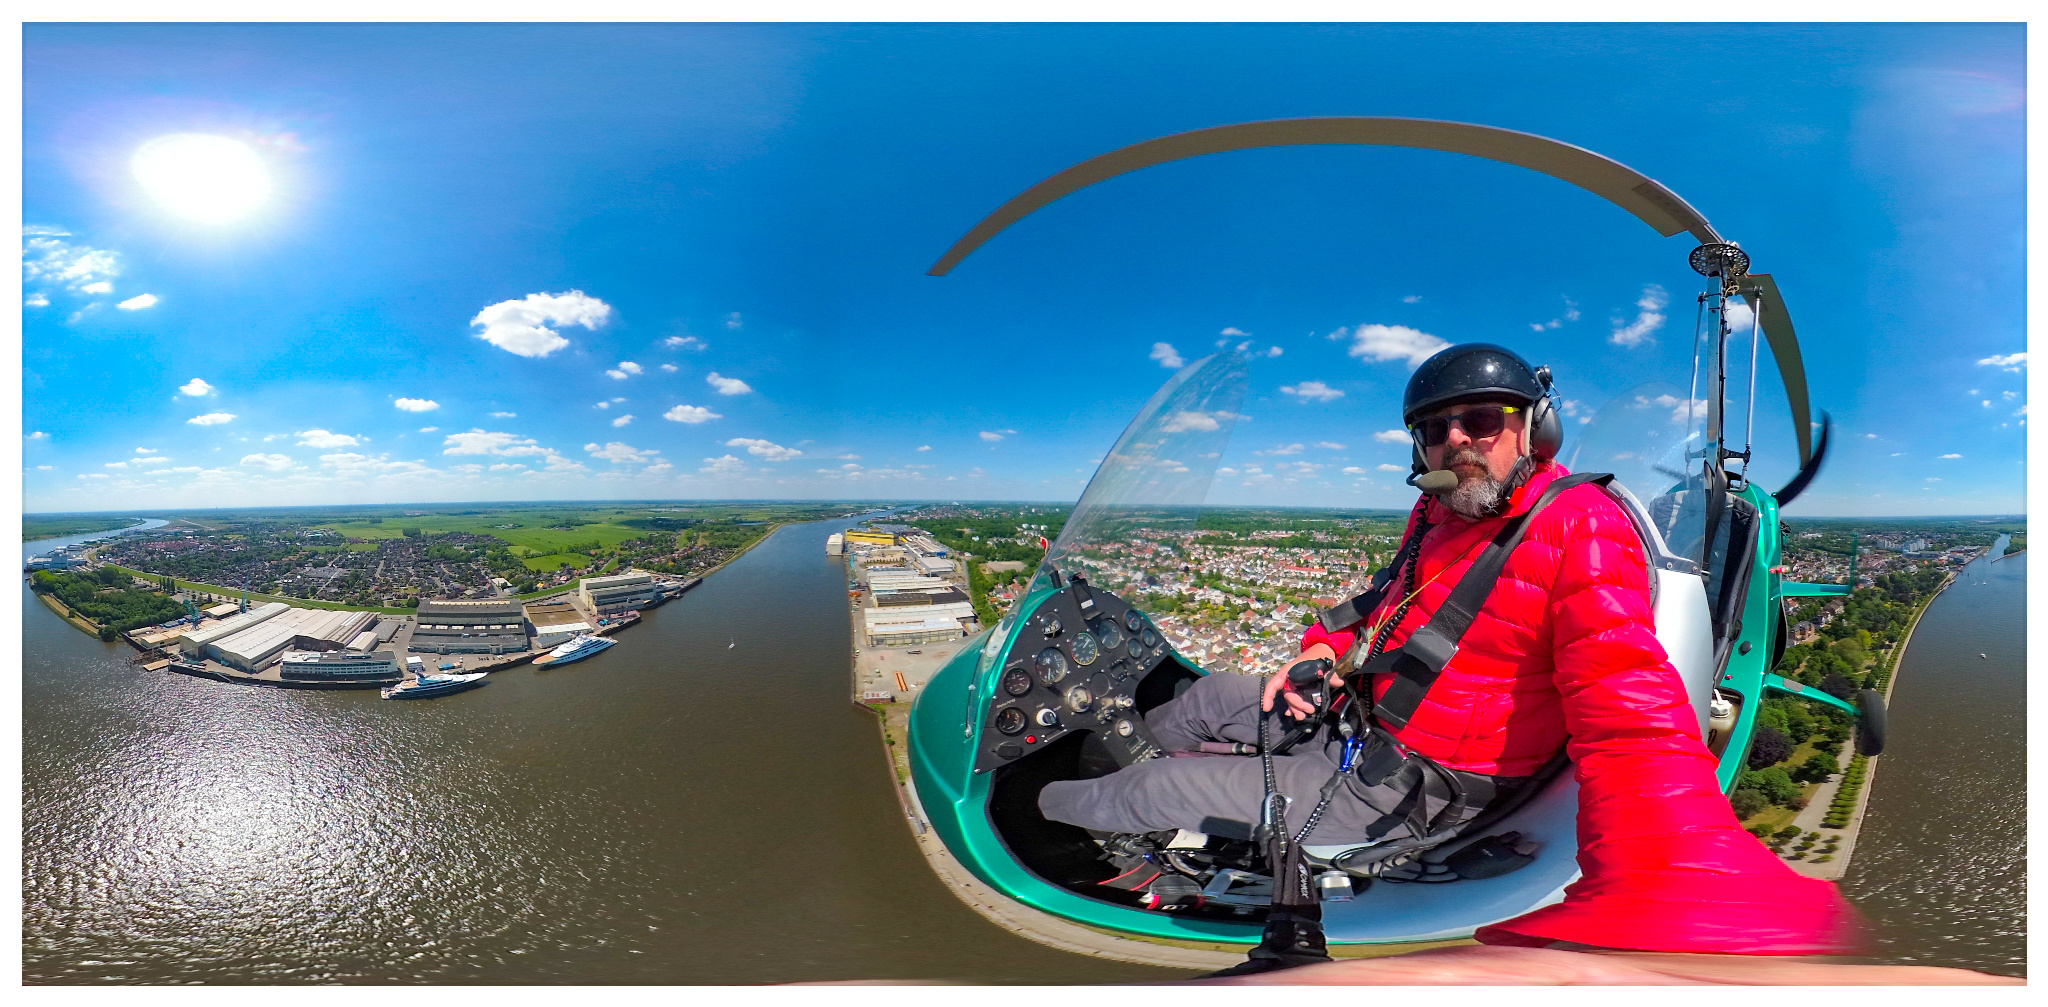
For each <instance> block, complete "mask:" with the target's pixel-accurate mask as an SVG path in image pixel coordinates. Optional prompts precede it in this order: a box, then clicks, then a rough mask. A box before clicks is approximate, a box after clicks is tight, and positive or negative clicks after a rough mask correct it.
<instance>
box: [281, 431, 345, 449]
mask: <svg viewBox="0 0 2048 1007" xmlns="http://www.w3.org/2000/svg"><path fill="white" fill-rule="evenodd" d="M293 436H295V437H297V438H299V446H300V447H302V448H352V447H355V446H356V444H358V443H359V442H358V441H357V440H356V439H355V438H354V437H350V436H349V435H347V434H335V433H328V432H327V431H325V430H321V429H319V428H317V427H316V428H314V429H312V430H301V431H299V432H298V433H297V434H294V435H293Z"/></svg>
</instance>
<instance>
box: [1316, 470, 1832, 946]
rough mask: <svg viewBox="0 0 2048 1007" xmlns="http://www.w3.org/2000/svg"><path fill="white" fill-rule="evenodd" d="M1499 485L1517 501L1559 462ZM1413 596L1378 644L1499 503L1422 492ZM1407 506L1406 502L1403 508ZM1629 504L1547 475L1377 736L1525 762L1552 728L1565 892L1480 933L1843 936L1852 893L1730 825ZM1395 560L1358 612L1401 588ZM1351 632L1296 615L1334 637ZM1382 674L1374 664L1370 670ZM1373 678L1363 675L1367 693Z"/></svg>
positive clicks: (1433, 593) (1477, 540) (1519, 769)
mask: <svg viewBox="0 0 2048 1007" xmlns="http://www.w3.org/2000/svg"><path fill="white" fill-rule="evenodd" d="M1565 474H1566V473H1565V469H1564V467H1563V466H1562V465H1557V464H1554V463H1553V464H1550V465H1547V466H1545V467H1544V468H1543V469H1542V470H1541V471H1539V472H1537V473H1536V474H1535V475H1534V476H1533V477H1531V478H1530V479H1529V481H1528V482H1527V483H1526V484H1525V485H1523V486H1522V487H1521V489H1519V490H1518V491H1516V493H1515V495H1514V497H1513V499H1512V505H1511V507H1510V509H1509V513H1510V514H1520V513H1522V512H1524V511H1526V510H1528V508H1529V505H1530V504H1532V503H1534V502H1535V500H1536V498H1537V497H1538V496H1539V495H1541V494H1542V492H1543V488H1544V487H1545V486H1547V485H1549V484H1550V483H1551V481H1553V480H1555V479H1557V478H1558V477H1560V476H1563V475H1565ZM1417 513H1418V514H1421V515H1422V516H1424V517H1425V518H1426V519H1427V520H1428V521H1429V522H1430V523H1431V525H1432V527H1431V528H1430V530H1429V531H1428V533H1427V534H1425V535H1424V537H1423V540H1422V546H1421V551H1420V553H1419V555H1418V559H1417V561H1418V563H1419V566H1418V567H1417V570H1416V578H1415V583H1416V584H1417V585H1418V586H1419V590H1418V591H1417V593H1416V597H1415V601H1414V603H1413V604H1412V605H1411V606H1410V607H1409V610H1408V613H1407V615H1406V616H1404V617H1403V618H1402V620H1401V622H1400V624H1399V625H1398V626H1397V627H1395V629H1394V631H1393V633H1392V635H1391V636H1389V637H1388V641H1387V649H1388V650H1392V649H1394V648H1395V647H1398V646H1400V645H1401V644H1402V642H1404V641H1405V640H1406V639H1407V638H1408V635H1409V634H1410V633H1412V632H1414V631H1415V630H1416V629H1419V628H1421V627H1422V626H1423V625H1425V624H1427V623H1428V621H1429V619H1430V617H1431V615H1433V614H1434V613H1435V612H1436V610H1437V607H1438V606H1439V605H1442V604H1443V602H1444V599H1445V598H1447V597H1448V596H1449V595H1450V593H1451V589H1452V588H1453V587H1454V586H1456V585H1457V583H1458V580H1459V578H1460V577H1462V576H1463V575H1464V572H1465V569H1466V568H1467V567H1468V566H1470V565H1471V563H1472V561H1473V560H1474V559H1476V558H1477V557H1478V555H1479V552H1480V550H1481V549H1482V548H1484V546H1485V543H1487V542H1488V541H1490V540H1491V539H1492V538H1493V536H1494V534H1495V533H1496V532H1498V531H1499V529H1500V525H1501V523H1502V522H1503V521H1504V520H1505V519H1506V517H1505V516H1503V517H1500V518H1492V519H1489V520H1485V521H1478V522H1472V521H1467V520H1465V519H1463V518H1461V517H1458V516H1457V515H1455V514H1453V513H1451V511H1450V509H1449V508H1448V507H1446V506H1444V504H1443V502H1442V501H1440V500H1438V499H1436V498H1433V497H1432V498H1428V499H1426V500H1425V502H1424V503H1423V504H1422V505H1420V506H1418V507H1417ZM1415 517H1416V515H1415V514H1411V515H1410V516H1409V527H1410V528H1411V529H1412V528H1413V527H1414V521H1415ZM1649 576H1650V574H1649V568H1648V564H1647V562H1646V561H1645V558H1644V554H1643V548H1642V543H1641V540H1639V539H1638V538H1637V536H1636V530H1635V526H1634V524H1633V523H1632V522H1631V521H1630V520H1629V518H1628V516H1627V515H1626V514H1624V513H1623V512H1622V510H1621V507H1620V506H1619V505H1618V504H1616V503H1615V502H1614V500H1613V499H1612V498H1611V497H1609V496H1608V495H1607V494H1606V492H1605V491H1604V490H1602V489H1600V488H1599V487H1597V486H1590V485H1589V486H1579V487H1575V488H1573V489H1570V490H1566V491H1565V492H1564V493H1562V494H1560V495H1559V496H1558V497H1557V499H1556V500H1554V501H1553V502H1552V503H1551V504H1550V506H1549V507H1547V508H1545V509H1544V511H1543V513H1541V514H1539V515H1537V516H1536V519H1535V520H1534V521H1533V522H1531V524H1530V527H1529V529H1528V531H1527V533H1526V534H1525V535H1524V537H1523V539H1522V543H1521V545H1520V546H1519V547H1517V548H1516V550H1515V551H1514V553H1513V554H1512V555H1511V556H1510V557H1509V558H1508V562H1507V565H1506V567H1505V568H1503V570H1502V572H1501V577H1500V581H1499V583H1498V584H1497V585H1496V586H1495V587H1494V590H1493V594H1492V596H1491V597H1489V598H1488V599H1487V602H1486V604H1485V606H1484V607H1483V608H1481V609H1480V611H1479V614H1478V617H1477V618H1475V619H1474V620H1473V622H1472V628H1471V629H1470V630H1468V631H1467V632H1466V633H1465V637H1464V640H1463V641H1462V643H1461V644H1460V646H1459V648H1458V651H1457V653H1456V655H1455V656H1454V657H1453V658H1452V659H1451V662H1450V664H1449V665H1448V666H1447V667H1445V669H1444V672H1443V674H1442V675H1441V676H1440V677H1439V678H1438V679H1437V680H1436V683H1435V685H1434V686H1433V687H1432V688H1431V689H1430V690H1429V694H1428V696H1427V698H1425V699H1424V701H1423V702H1422V704H1421V706H1420V707H1419V708H1418V709H1417V710H1416V712H1415V716H1414V717H1413V718H1412V719H1410V721H1409V722H1408V725H1407V726H1406V727H1405V728H1403V729H1402V730H1401V731H1399V732H1397V734H1396V737H1398V738H1400V739H1401V741H1402V742H1403V743H1404V744H1406V745H1407V746H1408V747H1410V748H1411V749H1413V750H1415V751H1417V752H1420V753H1422V754H1424V755H1427V756H1429V757H1430V758H1432V759H1435V760H1436V761H1438V762H1440V763H1442V764H1443V765H1446V766H1449V767H1452V768H1454V769H1462V770H1467V771H1470V772H1474V773H1485V774H1489V775H1499V776H1526V775H1529V774H1531V773H1534V772H1536V770H1537V769H1538V768H1539V767H1540V766H1542V765H1543V763H1544V761H1545V760H1546V759H1548V758H1549V757H1550V756H1551V755H1552V754H1553V753H1555V752H1556V751H1557V749H1558V747H1559V746H1560V745H1563V746H1565V747H1566V748H1567V749H1568V753H1569V755H1570V757H1571V760H1572V763H1573V766H1574V768H1575V771H1576V772H1577V775H1578V781H1579V787H1580V790H1579V815H1578V837H1579V869H1580V872H1581V877H1580V878H1579V880H1578V881H1575V882H1573V883H1572V884H1571V885H1570V886H1569V887H1567V888H1566V889H1565V899H1564V901H1563V902H1561V903H1558V904H1556V905H1551V906H1547V907H1545V908H1542V909H1538V910H1536V911H1535V912H1531V913H1528V914H1525V915H1523V916H1520V917H1517V918H1515V919H1512V920H1508V921H1506V922H1503V923H1497V924H1494V925H1492V926H1487V927H1482V928H1480V930H1479V932H1478V938H1479V940H1480V941H1481V942H1482V943H1487V944H1516V945H1527V946H1540V945H1545V944H1548V943H1550V942H1552V941H1571V942H1575V943H1580V944H1590V945H1595V946H1599V947H1610V948H1627V949H1634V950H1644V951H1693V952H1717V953H1724V954H1729V953H1732V954H1760V955H1796V954H1825V953H1844V952H1847V951H1849V950H1851V947H1850V944H1851V936H1852V930H1853V927H1854V920H1855V915H1854V911H1853V910H1852V909H1850V908H1849V905H1848V903H1847V902H1846V901H1845V900H1843V898H1842V897H1841V896H1840V895H1839V894H1838V893H1837V892H1836V891H1835V887H1834V885H1832V884H1830V883H1828V882H1825V881H1819V880H1815V879H1812V878H1805V877H1801V876H1799V875H1797V874H1795V873H1793V872H1792V869H1791V868H1790V867H1788V866H1786V865H1785V864H1784V863H1783V862H1782V861H1780V860H1779V859H1778V858H1777V856H1776V855H1775V854H1773V853H1771V852H1770V851H1769V850H1768V849H1766V848H1765V847H1764V845H1763V844H1762V843H1760V842H1758V841H1757V840H1756V838H1755V837H1753V836H1751V835H1750V834H1749V833H1747V832H1745V831H1743V829H1742V827H1741V823H1740V822H1738V821H1737V819H1736V818H1735V813H1734V811H1733V810H1732V809H1731V808H1730V807H1729V805H1728V801H1727V799H1726V798H1724V797H1723V796H1722V794H1721V788H1720V784H1719V781H1718V780H1717V779H1716V778H1715V766H1716V763H1715V759H1714V757H1713V755H1712V754H1711V753H1709V752H1708V751H1707V749H1706V745H1705V744H1704V743H1703V742H1702V741H1701V740H1700V732H1699V718H1698V715H1697V714H1696V713H1695V712H1694V709H1693V706H1692V704H1691V702H1690V701H1689V700H1688V699H1687V697H1686V690H1685V685H1684V683H1683V682H1681V681H1680V680H1679V677H1678V673H1677V672H1676V671H1675V670H1674V669H1673V668H1672V667H1671V663H1670V662H1669V661H1668V660H1666V659H1665V656H1664V649H1663V647H1662V646H1661V645H1659V644H1658V642H1657V638H1656V636H1655V634H1654V630H1653V625H1654V624H1653V622H1652V616H1651V609H1650V583H1649ZM1401 594H1402V591H1401V581H1400V580H1399V579H1397V580H1395V582H1394V585H1393V587H1392V589H1390V590H1389V591H1388V597H1387V599H1386V600H1385V601H1384V602H1383V603H1382V604H1381V607H1380V609H1379V610H1378V611H1376V612H1374V613H1373V615H1372V616H1371V617H1370V618H1368V619H1367V620H1366V624H1367V625H1369V626H1370V625H1377V624H1378V623H1379V621H1380V620H1381V619H1384V618H1386V617H1388V616H1390V615H1391V614H1392V613H1393V611H1394V609H1395V606H1396V605H1398V604H1399V602H1400V600H1401ZM1353 639H1354V634H1353V633H1351V632H1348V631H1347V632H1340V633H1330V632H1327V631H1325V630H1324V629H1323V628H1322V626H1321V625H1320V624H1318V625H1315V626H1312V627H1310V629H1309V631H1308V635H1307V636H1306V637H1305V638H1304V639H1303V640H1302V646H1303V648H1307V647H1308V646H1310V645H1312V644H1316V643H1327V644H1329V645H1330V646H1331V647H1332V648H1333V649H1335V650H1336V651H1337V652H1338V653H1339V654H1342V653H1344V651H1345V650H1346V649H1348V648H1349V647H1350V646H1351V644H1352V642H1353ZM1382 677H1383V678H1387V677H1390V676H1382ZM1391 684H1392V683H1391V682H1390V681H1378V682H1374V683H1373V695H1374V697H1375V698H1377V697H1378V696H1380V695H1381V694H1383V693H1384V692H1385V691H1386V689H1387V688H1388V686H1389V685H1391Z"/></svg>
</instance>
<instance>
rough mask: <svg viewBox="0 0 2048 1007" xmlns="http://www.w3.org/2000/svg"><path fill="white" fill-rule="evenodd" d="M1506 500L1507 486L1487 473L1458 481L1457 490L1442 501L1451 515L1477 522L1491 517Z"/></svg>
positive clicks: (1447, 494) (1445, 495) (1445, 496)
mask: <svg viewBox="0 0 2048 1007" xmlns="http://www.w3.org/2000/svg"><path fill="white" fill-rule="evenodd" d="M1506 498H1507V484H1506V483H1504V482H1501V481H1500V480H1498V479H1495V478H1494V477H1493V473H1491V472H1489V473H1487V474H1485V475H1483V476H1477V477H1474V478H1471V479H1466V480H1462V481H1460V482H1459V483H1458V488H1457V489H1454V490H1452V491H1450V492H1449V493H1446V494H1444V497H1443V501H1444V506H1446V507H1449V508H1450V509H1451V513H1453V514H1456V515H1458V516H1459V517H1462V518H1464V519H1466V520H1467V521H1478V520H1481V519H1484V518H1488V517H1492V516H1493V514H1494V512H1495V511H1496V510H1498V509H1499V508H1500V505H1501V501H1503V500H1505V499H1506Z"/></svg>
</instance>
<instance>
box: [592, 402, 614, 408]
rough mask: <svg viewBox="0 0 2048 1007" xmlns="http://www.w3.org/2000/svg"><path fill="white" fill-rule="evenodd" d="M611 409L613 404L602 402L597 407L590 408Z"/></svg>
mask: <svg viewBox="0 0 2048 1007" xmlns="http://www.w3.org/2000/svg"><path fill="white" fill-rule="evenodd" d="M611 407H612V404H611V403H609V402H600V403H598V404H597V405H594V406H591V407H590V408H592V409H610V408H611Z"/></svg>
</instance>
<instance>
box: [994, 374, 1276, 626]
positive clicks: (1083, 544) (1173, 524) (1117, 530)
mask: <svg viewBox="0 0 2048 1007" xmlns="http://www.w3.org/2000/svg"><path fill="white" fill-rule="evenodd" d="M1249 379H1250V367H1249V362H1248V360H1247V358H1246V357H1245V355H1244V354H1242V353H1237V352H1226V353H1218V354H1215V355H1213V356H1208V357H1204V358H1202V359H1201V360H1197V361H1195V362H1194V363H1192V364H1189V365H1188V366H1187V367H1185V368H1183V369H1182V370H1181V371H1180V373H1178V374H1175V375H1174V376H1173V378H1172V379H1170V380H1169V381H1167V383H1166V385H1165V386H1164V387H1162V388H1161V389H1159V392H1158V393H1157V394H1155V395H1153V396H1152V399H1151V401H1149V402H1147V403H1146V404H1145V408H1144V409H1143V410H1141V411H1140V412H1139V413H1138V417H1137V419H1135V420H1132V421H1131V425H1130V427H1129V428H1127V429H1126V430H1125V431H1124V434H1123V436H1122V437H1120V438H1118V439H1117V442H1116V446H1115V447H1112V448H1110V450H1109V454H1108V455H1106V456H1104V458H1103V460H1102V464H1101V467H1099V468H1098V469H1096V472H1095V477H1094V478H1093V479H1091V480H1090V481H1089V483H1088V488H1087V489H1086V490H1085V491H1083V492H1082V494H1081V499H1080V502H1078V503H1076V504H1075V505H1074V512H1073V514H1072V516H1070V517H1069V518H1068V519H1067V523H1066V527H1065V528H1064V530H1062V531H1061V532H1060V537H1059V541H1057V542H1054V543H1053V544H1052V548H1051V549H1049V550H1047V551H1046V554H1045V561H1044V562H1043V563H1041V564H1040V565H1039V568H1038V573H1037V575H1036V576H1034V577H1033V578H1032V581H1031V585H1030V588H1029V591H1038V590H1041V589H1044V588H1048V587H1051V586H1053V578H1054V576H1055V571H1057V576H1058V577H1059V578H1060V580H1061V581H1062V582H1064V580H1065V578H1067V577H1070V576H1072V575H1073V574H1076V573H1079V574H1081V575H1082V576H1083V577H1085V578H1087V580H1088V581H1089V582H1090V583H1094V584H1098V585H1101V586H1102V587H1105V588H1108V589H1109V590H1111V591H1114V592H1117V593H1119V594H1128V593H1131V592H1134V591H1136V590H1137V589H1139V588H1142V587H1143V583H1142V582H1143V581H1144V580H1145V579H1146V578H1147V577H1148V576H1151V575H1152V572H1153V571H1155V570H1156V569H1157V568H1158V566H1159V565H1160V564H1161V563H1162V562H1164V561H1166V560H1167V559H1168V558H1169V557H1171V556H1172V555H1174V553H1175V550H1176V545H1175V543H1176V542H1177V541H1182V540H1185V539H1187V538H1190V537H1192V536H1193V534H1194V530H1195V518H1196V516H1197V514H1198V512H1199V510H1200V508H1201V506H1202V504H1203V502H1204V501H1205V500H1206V498H1207V497H1208V495H1209V484H1210V482H1211V481H1212V480H1213V479H1214V478H1215V476H1216V469H1217V466H1218V465H1219V464H1220V459H1221V458H1222V455H1223V450H1224V448H1225V447H1226V446H1227V445H1228V444H1229V442H1230V434H1231V431H1232V430H1233V429H1234V428H1235V427H1236V425H1237V422H1238V421H1239V420H1241V419H1243V418H1244V417H1243V415H1242V413H1241V412H1240V411H1239V410H1240V409H1241V408H1242V407H1243V405H1244V400H1245V390H1246V388H1247V386H1248V384H1249ZM1028 593H1029V592H1027V594H1028ZM1021 607H1022V606H1018V609H1020V608H1021ZM1018 609H1012V610H1011V614H1010V615H1008V616H1005V617H1004V619H1003V621H1002V622H1001V623H1000V624H998V625H997V627H996V631H995V632H994V633H993V634H991V636H990V640H989V645H990V646H991V647H992V648H993V647H1000V646H1001V645H1002V641H1004V640H1006V639H1007V638H1008V637H1009V631H1010V627H1011V624H1012V623H1013V622H1014V621H1015V619H1016V612H1017V611H1018Z"/></svg>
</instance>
